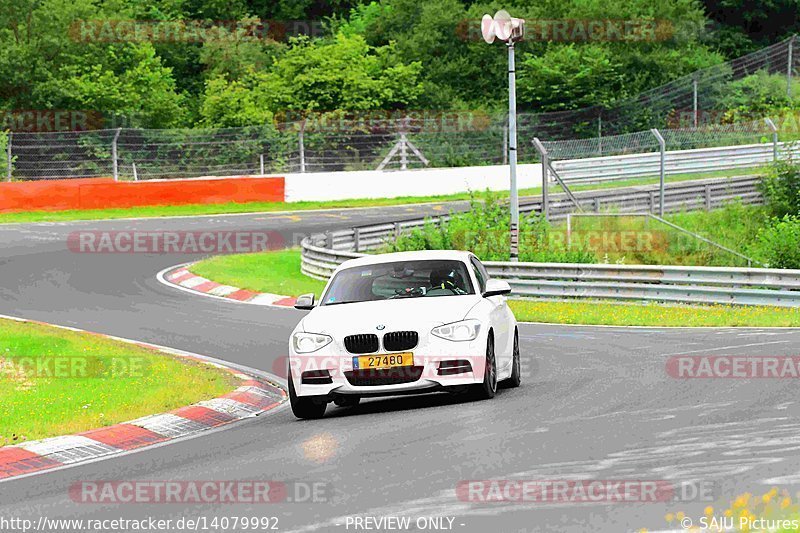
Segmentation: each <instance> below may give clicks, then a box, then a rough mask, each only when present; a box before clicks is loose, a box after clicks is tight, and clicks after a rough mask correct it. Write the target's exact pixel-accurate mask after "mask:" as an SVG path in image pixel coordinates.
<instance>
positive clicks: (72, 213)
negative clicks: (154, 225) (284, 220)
mask: <svg viewBox="0 0 800 533" xmlns="http://www.w3.org/2000/svg"><path fill="white" fill-rule="evenodd" d="M756 171H757V169H743V170H739V171H736V170H734V171H726V172H724V173H722V172H710V173H704V174H685V175H681V176H673V177H670V178H669V182H670V183H672V182H679V181H688V180H693V179H700V178H715V177H731V176H736V175H744V174H752V173H754V172H756ZM657 182H658V178H657V177H647V178H639V179H631V180H624V181H615V182H606V183H597V184H590V185H576V186H573V187H571V189H572V190H573V191H582V190H591V189H610V188H616V187H629V186H634V185H650V184H653V183H657ZM541 192H542V189H541V187H534V188H528V189H521V190H520V191H519V194H520V196H533V195H537V194H541ZM553 192H559V190H558V188H556V189H555V190H554V191H553ZM497 196H498V198H504V197H507V196H508V192H507V191H500V192H498V193H497ZM469 199H470V193H468V192H462V193H456V194H446V195H434V196H403V197H398V198H363V199H356V200H335V201H327V202H291V203H286V202H248V203H225V204H192V205H162V206H146V207H133V208H127V209H88V210H68V211H26V212H20V213H0V224H14V223H28V222H67V221H71V220H107V219H116V218H158V217H174V216H197V215H219V214H235V213H259V212H274V211H308V210H312V209H346V208H357V207H380V206H390V205H408V204H416V203H437V202H453V201H458V200H469Z"/></svg>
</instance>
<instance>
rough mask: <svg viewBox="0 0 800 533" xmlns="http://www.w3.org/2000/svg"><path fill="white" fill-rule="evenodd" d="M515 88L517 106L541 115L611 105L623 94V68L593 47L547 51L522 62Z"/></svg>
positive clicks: (606, 51) (603, 49)
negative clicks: (538, 110)
mask: <svg viewBox="0 0 800 533" xmlns="http://www.w3.org/2000/svg"><path fill="white" fill-rule="evenodd" d="M521 69H522V71H523V72H524V73H525V75H524V76H520V79H519V82H518V84H517V87H518V90H519V101H520V104H521V105H528V106H535V105H538V106H539V108H540V109H541V110H543V111H560V110H563V109H577V108H581V107H588V106H592V105H608V104H611V103H612V102H613V101H614V100H615V99H616V98H618V97H619V95H620V94H622V93H623V88H624V86H625V81H626V80H625V79H624V74H623V65H622V63H621V62H620V61H619V59H618V57H615V56H614V54H613V53H612V52H611V51H610V50H609V49H608V48H606V47H603V46H599V45H596V44H589V45H583V46H580V47H579V46H576V45H568V46H560V47H551V48H548V49H547V50H546V51H545V53H544V54H542V55H529V56H528V57H527V58H526V59H524V60H523V61H522V64H521Z"/></svg>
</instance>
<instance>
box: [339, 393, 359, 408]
mask: <svg viewBox="0 0 800 533" xmlns="http://www.w3.org/2000/svg"><path fill="white" fill-rule="evenodd" d="M360 402H361V396H338V397H337V398H336V399H334V400H333V403H335V404H336V405H338V406H339V407H355V406H357V405H358V404H359V403H360Z"/></svg>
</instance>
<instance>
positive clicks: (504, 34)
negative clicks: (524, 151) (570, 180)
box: [481, 9, 525, 261]
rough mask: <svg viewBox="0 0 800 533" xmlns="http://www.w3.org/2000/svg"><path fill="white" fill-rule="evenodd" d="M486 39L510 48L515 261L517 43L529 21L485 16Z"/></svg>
mask: <svg viewBox="0 0 800 533" xmlns="http://www.w3.org/2000/svg"><path fill="white" fill-rule="evenodd" d="M481 33H482V34H483V39H484V40H485V41H486V42H487V43H489V44H491V43H493V42H494V40H495V38H497V39H500V40H501V41H505V43H506V45H507V46H508V165H509V168H510V173H511V194H510V203H511V228H510V229H511V236H510V237H511V261H518V260H519V195H518V193H517V77H516V64H515V61H514V43H516V42H517V41H520V40H521V39H522V37H523V36H524V35H525V21H524V20H523V19H517V18H513V17H512V16H511V15H509V14H508V12H507V11H505V10H502V9H501V10H500V11H498V12H497V13H496V14H495V16H494V18H492V17H491V16H490V15H484V16H483V20H482V21H481Z"/></svg>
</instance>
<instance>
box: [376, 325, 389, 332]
mask: <svg viewBox="0 0 800 533" xmlns="http://www.w3.org/2000/svg"><path fill="white" fill-rule="evenodd" d="M375 329H377V330H378V331H383V330H384V329H386V326H384V325H383V324H378V326H377V327H376V328H375Z"/></svg>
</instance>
